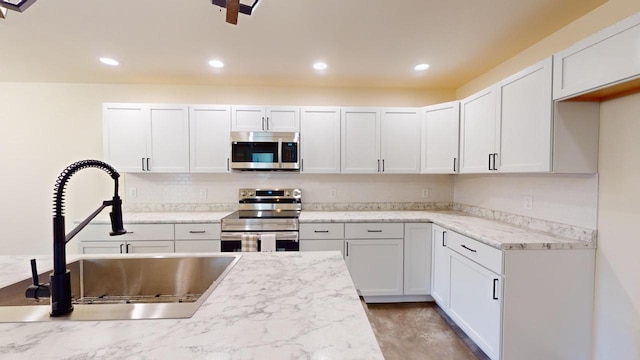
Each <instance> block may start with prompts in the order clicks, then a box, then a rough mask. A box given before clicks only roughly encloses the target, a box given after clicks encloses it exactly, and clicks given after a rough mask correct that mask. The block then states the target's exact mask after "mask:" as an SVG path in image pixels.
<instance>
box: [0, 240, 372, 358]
mask: <svg viewBox="0 0 640 360" xmlns="http://www.w3.org/2000/svg"><path fill="white" fill-rule="evenodd" d="M126 256H129V257H131V256H135V255H132V254H129V255H126ZM168 256H184V254H172V255H168ZM39 260H40V263H39V266H40V268H41V269H46V268H47V265H48V268H49V269H50V268H51V258H50V257H44V258H42V257H41V258H40V259H39ZM69 260H70V261H71V260H72V258H71V257H70V258H69ZM0 267H1V268H2V271H0V285H3V286H4V285H8V284H10V283H12V282H15V281H17V280H21V279H23V278H28V277H30V276H31V275H30V269H29V262H28V258H27V257H15V256H14V257H8V256H4V257H0ZM0 334H1V335H0V354H1V355H0V357H1V358H2V359H230V360H233V359H327V360H331V359H383V356H382V353H381V351H380V348H379V346H378V343H377V341H376V338H375V335H374V334H373V331H372V329H371V326H370V325H369V321H368V320H367V316H366V314H365V312H364V309H363V307H362V304H361V303H360V300H359V298H358V296H357V294H356V289H355V287H354V285H353V282H352V281H351V277H350V276H349V273H348V271H347V268H346V265H345V263H344V260H343V259H342V256H341V255H340V253H339V252H287V253H243V255H242V258H241V259H240V261H239V262H238V263H237V264H236V265H235V267H234V268H233V269H232V270H231V271H230V272H229V274H227V276H226V277H225V278H224V280H223V281H222V282H221V283H220V284H219V286H218V287H217V288H216V289H215V290H214V291H213V293H212V294H211V295H210V296H209V298H208V299H207V300H206V301H205V302H204V303H203V304H202V306H201V307H200V309H198V311H197V312H196V313H195V314H194V315H193V317H191V318H188V319H167V320H126V321H64V320H61V321H50V322H39V323H3V324H0Z"/></svg>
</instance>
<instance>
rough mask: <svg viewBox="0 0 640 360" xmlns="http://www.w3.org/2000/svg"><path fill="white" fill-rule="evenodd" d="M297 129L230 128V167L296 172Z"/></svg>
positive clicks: (298, 148)
mask: <svg viewBox="0 0 640 360" xmlns="http://www.w3.org/2000/svg"><path fill="white" fill-rule="evenodd" d="M299 159H300V134H299V133H297V132H268V131H232V132H231V169H232V170H272V171H273V170H288V171H300V160H299Z"/></svg>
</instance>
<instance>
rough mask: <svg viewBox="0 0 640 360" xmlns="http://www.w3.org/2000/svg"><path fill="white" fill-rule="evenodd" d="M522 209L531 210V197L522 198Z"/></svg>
mask: <svg viewBox="0 0 640 360" xmlns="http://www.w3.org/2000/svg"><path fill="white" fill-rule="evenodd" d="M524 208H525V210H531V209H533V196H525V197H524Z"/></svg>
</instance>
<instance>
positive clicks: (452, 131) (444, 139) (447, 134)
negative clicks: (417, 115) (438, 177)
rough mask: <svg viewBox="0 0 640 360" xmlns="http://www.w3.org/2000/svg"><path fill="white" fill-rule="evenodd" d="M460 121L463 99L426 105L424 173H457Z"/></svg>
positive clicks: (423, 144) (424, 113) (423, 127)
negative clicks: (461, 100) (461, 101)
mask: <svg viewBox="0 0 640 360" xmlns="http://www.w3.org/2000/svg"><path fill="white" fill-rule="evenodd" d="M459 125H460V102H459V101H452V102H448V103H444V104H438V105H433V106H428V107H426V108H424V109H423V118H422V154H421V158H422V166H421V172H422V173H423V174H455V173H457V172H458V171H459V167H460V166H459V163H460V161H459V160H460V159H459V156H458V144H459V131H458V130H459Z"/></svg>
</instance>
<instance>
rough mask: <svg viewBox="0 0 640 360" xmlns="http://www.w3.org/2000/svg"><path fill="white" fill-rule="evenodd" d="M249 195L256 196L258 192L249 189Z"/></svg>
mask: <svg viewBox="0 0 640 360" xmlns="http://www.w3.org/2000/svg"><path fill="white" fill-rule="evenodd" d="M247 195H248V196H249V197H256V192H255V191H249V194H247Z"/></svg>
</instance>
